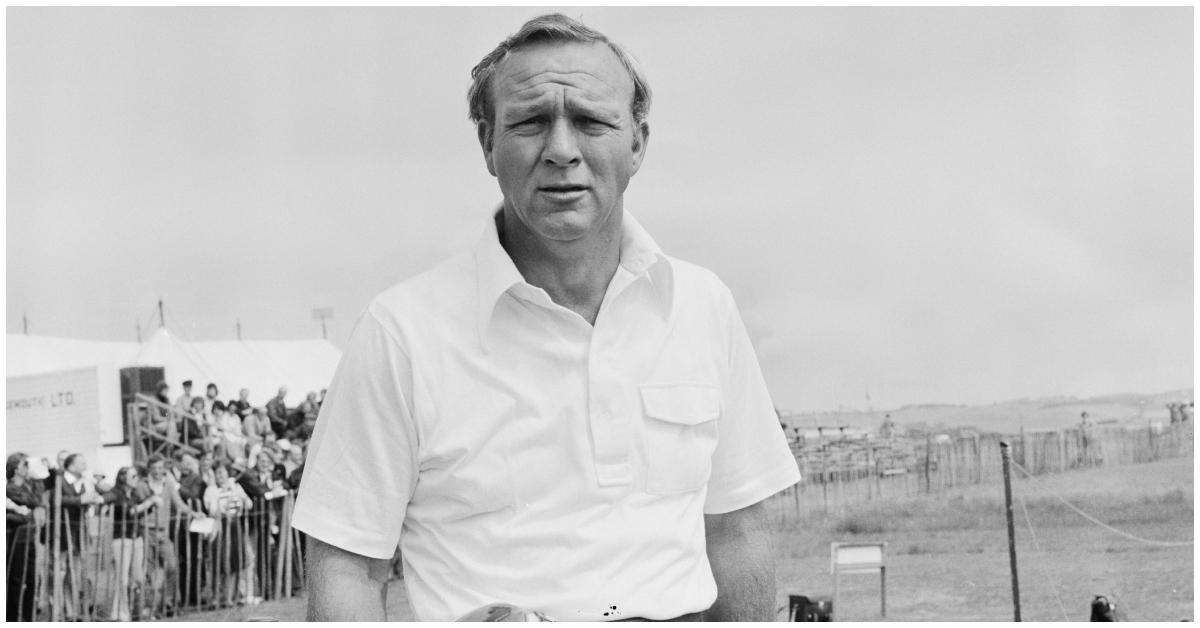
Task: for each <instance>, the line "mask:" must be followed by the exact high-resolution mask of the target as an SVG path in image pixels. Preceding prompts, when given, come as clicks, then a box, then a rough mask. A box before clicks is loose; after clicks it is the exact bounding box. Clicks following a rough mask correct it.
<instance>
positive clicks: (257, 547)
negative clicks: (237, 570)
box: [237, 451, 283, 591]
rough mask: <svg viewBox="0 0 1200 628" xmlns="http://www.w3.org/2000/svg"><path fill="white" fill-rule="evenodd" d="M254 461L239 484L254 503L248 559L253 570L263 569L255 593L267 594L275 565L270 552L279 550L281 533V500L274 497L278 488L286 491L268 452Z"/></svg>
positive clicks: (257, 572)
mask: <svg viewBox="0 0 1200 628" xmlns="http://www.w3.org/2000/svg"><path fill="white" fill-rule="evenodd" d="M255 460H256V464H255V466H254V467H253V468H250V469H247V470H246V471H245V472H244V473H242V475H241V476H240V477H238V479H237V483H238V484H239V485H241V487H242V489H243V490H244V491H245V492H246V495H248V496H249V497H250V499H251V500H252V501H253V504H254V505H253V508H251V510H250V517H249V521H250V525H249V531H250V543H249V544H248V550H249V551H248V552H247V556H248V559H249V562H250V565H251V568H252V569H254V567H256V566H262V569H257V570H255V571H256V573H255V576H256V578H257V580H258V587H257V588H256V589H255V590H256V591H264V590H266V586H267V585H268V584H269V582H270V569H269V567H270V565H273V564H275V561H274V560H273V558H274V557H273V556H272V553H271V550H272V549H273V548H276V547H278V545H277V544H275V543H273V542H272V541H273V540H274V537H275V536H276V535H277V534H278V531H279V525H278V517H279V508H278V504H280V500H278V499H271V498H273V497H275V496H276V494H277V491H278V489H280V488H283V486H282V485H283V482H282V476H283V467H282V465H276V464H275V461H274V460H273V459H272V458H271V455H270V454H269V453H267V452H265V451H264V452H260V453H259V454H258V456H257V458H256V459H255Z"/></svg>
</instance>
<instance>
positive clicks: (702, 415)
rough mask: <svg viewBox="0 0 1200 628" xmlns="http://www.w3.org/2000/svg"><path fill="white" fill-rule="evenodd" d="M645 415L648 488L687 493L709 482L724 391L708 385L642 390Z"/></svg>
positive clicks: (642, 388) (683, 385)
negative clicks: (722, 392) (721, 391)
mask: <svg viewBox="0 0 1200 628" xmlns="http://www.w3.org/2000/svg"><path fill="white" fill-rule="evenodd" d="M640 392H641V397H642V411H643V413H644V415H645V420H644V427H645V456H646V492H647V493H653V494H659V495H664V494H672V493H687V492H692V491H697V490H700V489H701V488H703V487H704V486H705V484H707V483H708V476H709V473H710V472H711V471H712V455H713V452H714V451H715V450H716V448H717V423H718V419H720V417H721V393H720V391H719V390H717V388H716V387H715V386H711V385H707V384H649V385H645V386H642V387H641V388H640Z"/></svg>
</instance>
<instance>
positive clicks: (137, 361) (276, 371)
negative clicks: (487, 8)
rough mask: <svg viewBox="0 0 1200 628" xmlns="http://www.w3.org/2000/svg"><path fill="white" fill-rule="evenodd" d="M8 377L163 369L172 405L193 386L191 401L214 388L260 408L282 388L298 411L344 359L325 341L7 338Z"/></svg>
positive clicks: (162, 333)
mask: <svg viewBox="0 0 1200 628" xmlns="http://www.w3.org/2000/svg"><path fill="white" fill-rule="evenodd" d="M7 342H8V346H7V349H6V358H7V369H8V370H7V376H9V377H13V376H18V375H31V374H35V373H47V372H51V371H62V370H67V369H72V368H79V367H84V366H92V365H96V364H113V365H115V366H117V367H118V368H123V367H127V366H161V367H164V368H165V369H166V379H167V383H168V384H170V385H171V395H172V397H176V396H178V395H179V394H180V393H181V392H182V387H181V383H182V382H183V380H185V379H190V380H192V382H193V383H194V387H193V389H192V393H193V394H199V395H203V394H204V388H205V386H207V385H208V384H209V383H210V382H211V383H214V384H216V385H217V387H218V388H219V389H220V398H221V399H224V400H228V399H230V398H234V397H237V391H238V389H240V388H249V389H250V401H251V402H252V403H254V404H255V405H261V404H264V403H266V402H267V400H268V399H270V398H271V397H273V396H274V395H275V392H276V390H277V389H278V388H279V387H280V386H287V387H288V396H287V398H286V402H287V404H288V405H289V406H295V405H297V404H299V403H300V401H301V400H303V398H304V395H305V394H306V393H308V392H319V391H320V390H321V389H322V388H326V387H328V386H329V380H330V379H331V378H332V377H333V371H334V369H335V368H336V367H337V363H338V360H339V359H341V351H339V350H338V349H337V347H334V346H333V344H332V343H330V342H329V341H327V340H227V341H201V342H187V341H184V340H181V339H180V338H178V337H177V336H175V335H174V334H172V333H171V332H170V331H168V330H167V329H166V328H159V329H158V330H157V331H156V332H155V333H154V334H153V335H152V336H151V337H150V338H149V339H148V340H146V341H145V342H142V343H136V342H96V341H90V340H76V339H70V338H52V337H48V336H29V335H23V334H9V335H8V338H7Z"/></svg>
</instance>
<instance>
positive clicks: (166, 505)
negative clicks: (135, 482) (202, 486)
mask: <svg viewBox="0 0 1200 628" xmlns="http://www.w3.org/2000/svg"><path fill="white" fill-rule="evenodd" d="M146 466H147V468H148V471H149V473H148V474H147V476H146V487H147V489H148V490H149V493H150V494H152V495H154V496H156V497H159V498H160V502H161V505H159V506H158V507H156V508H155V509H154V512H153V513H151V515H150V516H149V517H148V518H147V519H146V553H147V555H148V556H149V560H150V563H151V564H152V565H155V566H157V567H159V568H161V569H162V570H163V581H162V583H161V584H159V586H158V587H156V590H155V591H154V597H155V600H154V602H153V603H152V604H151V606H152V607H154V608H156V609H161V610H162V611H163V613H164V614H165V615H166V616H168V617H170V616H173V615H174V614H175V592H176V591H177V590H178V588H179V560H178V558H177V555H176V552H175V543H174V542H172V541H171V536H170V531H171V528H172V527H173V526H172V522H173V521H177V520H179V518H182V517H184V516H187V515H191V514H192V509H191V508H189V507H188V505H187V504H185V503H184V501H183V498H182V497H181V496H180V494H179V486H178V485H177V484H176V483H175V478H173V477H171V474H169V473H167V464H166V460H164V459H163V457H162V456H159V455H157V454H155V455H153V456H150V460H149V461H148V462H147V464H146Z"/></svg>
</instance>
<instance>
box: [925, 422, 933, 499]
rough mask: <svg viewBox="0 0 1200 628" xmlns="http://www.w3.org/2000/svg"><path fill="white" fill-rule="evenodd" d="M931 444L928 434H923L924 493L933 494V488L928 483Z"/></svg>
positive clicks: (931, 440) (931, 439)
mask: <svg viewBox="0 0 1200 628" xmlns="http://www.w3.org/2000/svg"><path fill="white" fill-rule="evenodd" d="M932 444H933V438H932V437H931V436H930V435H929V432H925V492H926V493H932V492H933V486H932V484H930V481H929V462H930V460H929V456H930V455H931V454H932V452H933V446H932Z"/></svg>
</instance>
